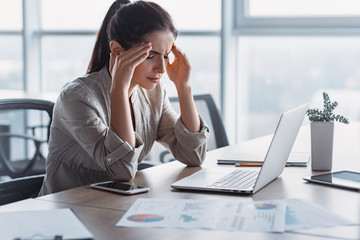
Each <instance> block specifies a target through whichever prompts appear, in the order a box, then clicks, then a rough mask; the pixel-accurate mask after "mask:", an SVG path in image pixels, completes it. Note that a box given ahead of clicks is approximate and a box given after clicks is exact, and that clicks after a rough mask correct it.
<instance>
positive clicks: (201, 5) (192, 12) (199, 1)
mask: <svg viewBox="0 0 360 240" xmlns="http://www.w3.org/2000/svg"><path fill="white" fill-rule="evenodd" d="M113 2H114V1H113V0H106V1H104V0H76V1H72V0H63V1H55V0H42V5H41V16H42V28H43V29H45V30H47V29H51V30H54V29H57V30H61V29H82V30H84V29H86V30H98V28H99V27H100V25H101V22H102V20H103V18H104V17H105V14H106V12H107V10H108V8H109V7H110V6H111V4H112V3H113ZM154 2H157V3H158V4H160V5H161V6H162V7H164V8H165V9H166V10H167V11H168V12H169V13H170V14H171V16H172V18H173V19H174V22H175V25H176V27H177V28H178V29H179V30H220V27H221V1H220V0H196V1H193V0H182V1H168V0H155V1H154ZM69 6H71V7H69ZM84 6H86V11H84V10H83V9H84ZM189 6H191V7H189ZM64 13H66V18H64ZM79 13H81V17H79ZM185 13H186V14H185ZM199 16H201V19H200V18H199ZM59 19H61V21H59Z"/></svg>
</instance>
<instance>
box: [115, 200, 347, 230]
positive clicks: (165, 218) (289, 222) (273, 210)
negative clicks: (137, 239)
mask: <svg viewBox="0 0 360 240" xmlns="http://www.w3.org/2000/svg"><path fill="white" fill-rule="evenodd" d="M346 224H351V223H350V222H349V221H347V220H345V219H343V218H340V217H338V216H336V215H334V214H331V213H330V212H328V211H326V210H325V209H322V208H321V207H318V206H316V205H314V204H311V203H308V202H306V201H304V200H301V199H287V200H269V201H251V202H239V201H219V200H209V199H205V200H204V199H203V200H195V199H142V198H139V199H137V200H136V201H135V203H134V204H133V205H132V206H131V207H130V209H129V210H128V211H127V212H126V213H125V215H124V216H123V217H122V218H121V219H120V221H119V222H118V223H117V224H116V226H120V227H155V228H184V229H206V230H222V231H256V232H284V231H292V230H297V229H304V228H313V227H331V226H336V225H346Z"/></svg>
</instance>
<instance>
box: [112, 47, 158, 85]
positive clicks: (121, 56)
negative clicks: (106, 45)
mask: <svg viewBox="0 0 360 240" xmlns="http://www.w3.org/2000/svg"><path fill="white" fill-rule="evenodd" d="M115 44H118V43H115ZM150 50H151V43H142V44H140V45H136V46H134V47H132V48H130V49H129V50H126V51H124V50H123V49H122V48H121V47H120V45H118V48H117V47H114V50H112V51H111V54H110V65H109V71H110V73H111V77H112V89H113V88H115V89H118V88H120V89H125V90H128V89H129V86H130V83H131V79H132V76H133V74H134V70H135V68H136V67H137V66H138V65H139V64H140V63H142V62H143V61H144V60H145V59H146V58H147V57H148V56H149V51H150ZM116 52H117V53H116Z"/></svg>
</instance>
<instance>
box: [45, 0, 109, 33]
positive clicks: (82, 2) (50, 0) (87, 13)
mask: <svg viewBox="0 0 360 240" xmlns="http://www.w3.org/2000/svg"><path fill="white" fill-rule="evenodd" d="M113 2H114V0H76V1H73V0H62V1H56V0H42V1H41V26H42V28H43V29H44V30H74V29H76V30H78V29H80V30H98V29H99V28H100V26H101V23H102V20H103V19H104V17H105V14H106V12H107V10H108V9H109V7H110V6H111V4H112V3H113ZM64 16H66V17H64Z"/></svg>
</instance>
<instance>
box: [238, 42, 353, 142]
mask: <svg viewBox="0 0 360 240" xmlns="http://www.w3.org/2000/svg"><path fill="white" fill-rule="evenodd" d="M238 43H239V52H238V56H240V59H239V66H238V69H239V70H238V72H239V87H240V88H245V89H247V92H248V96H249V97H248V98H247V99H244V100H243V102H246V103H245V104H247V108H248V112H247V113H245V114H244V115H242V116H241V117H242V118H243V119H245V118H246V119H245V120H244V122H247V123H248V124H247V125H246V126H240V127H241V128H243V129H242V130H243V131H242V132H246V131H247V130H248V136H247V137H248V138H253V137H257V136H261V135H264V134H269V133H272V132H273V131H274V129H275V124H276V123H277V121H278V118H279V116H280V114H281V112H283V111H285V110H289V109H290V108H292V107H295V106H297V105H300V104H303V103H307V102H310V105H311V106H317V107H321V106H322V95H321V93H322V91H324V90H326V91H327V92H328V93H329V96H330V99H331V100H337V101H338V102H339V106H338V107H337V108H336V110H335V112H336V113H337V114H343V115H345V116H347V117H348V118H349V119H350V121H352V120H356V121H359V120H360V114H359V113H360V66H359V62H360V38H359V37H241V38H239V42H238Z"/></svg>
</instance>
